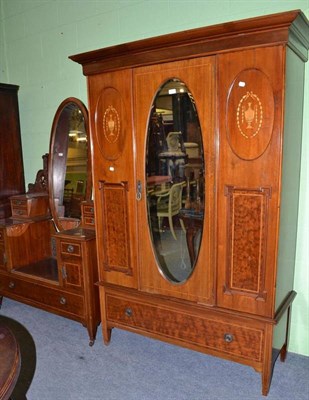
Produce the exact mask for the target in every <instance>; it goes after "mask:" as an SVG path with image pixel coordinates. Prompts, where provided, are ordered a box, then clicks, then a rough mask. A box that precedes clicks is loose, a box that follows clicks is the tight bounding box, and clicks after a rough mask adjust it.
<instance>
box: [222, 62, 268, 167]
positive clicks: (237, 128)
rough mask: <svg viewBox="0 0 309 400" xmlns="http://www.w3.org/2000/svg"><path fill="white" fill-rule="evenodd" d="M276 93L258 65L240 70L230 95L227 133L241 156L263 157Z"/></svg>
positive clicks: (247, 157) (252, 158)
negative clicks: (255, 67) (257, 67)
mask: <svg viewBox="0 0 309 400" xmlns="http://www.w3.org/2000/svg"><path fill="white" fill-rule="evenodd" d="M274 108H275V105H274V94H273V90H272V86H271V83H270V81H269V79H268V77H267V76H266V75H265V74H264V73H263V72H262V71H260V70H258V69H247V70H244V71H242V72H240V73H239V74H238V75H237V77H236V79H235V80H234V82H233V84H232V86H231V89H230V92H229V96H228V99H227V115H226V124H227V135H228V140H229V144H230V146H231V148H232V150H233V152H234V153H235V154H236V155H237V156H238V157H239V158H242V159H245V160H254V159H256V158H258V157H260V156H261V155H262V154H263V153H264V152H265V150H266V149H267V146H268V145H269V142H270V140H271V136H272V131H273V124H274Z"/></svg>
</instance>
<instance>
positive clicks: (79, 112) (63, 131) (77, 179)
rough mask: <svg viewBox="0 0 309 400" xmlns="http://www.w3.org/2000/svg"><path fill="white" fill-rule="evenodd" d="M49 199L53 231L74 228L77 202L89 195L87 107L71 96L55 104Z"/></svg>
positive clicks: (78, 209)
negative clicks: (54, 229) (57, 104)
mask: <svg viewBox="0 0 309 400" xmlns="http://www.w3.org/2000/svg"><path fill="white" fill-rule="evenodd" d="M49 154H50V156H49V168H48V171H49V177H48V182H49V201H50V209H51V213H52V216H53V220H54V224H55V227H56V229H57V231H58V232H59V231H62V230H66V229H71V228H76V227H77V226H79V224H80V221H81V202H82V201H89V200H90V199H91V187H92V182H91V168H90V150H89V137H88V111H87V109H86V107H85V105H84V104H83V103H82V102H81V101H80V100H78V99H76V98H74V97H69V98H67V99H65V100H64V101H63V102H62V103H61V104H60V105H59V107H58V109H57V111H56V114H55V117H54V120H53V125H52V130H51V137H50V149H49Z"/></svg>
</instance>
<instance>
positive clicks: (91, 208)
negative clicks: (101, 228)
mask: <svg viewBox="0 0 309 400" xmlns="http://www.w3.org/2000/svg"><path fill="white" fill-rule="evenodd" d="M83 211H84V214H91V215H94V206H91V205H88V204H87V205H84V206H83Z"/></svg>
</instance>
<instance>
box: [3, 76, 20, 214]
mask: <svg viewBox="0 0 309 400" xmlns="http://www.w3.org/2000/svg"><path fill="white" fill-rule="evenodd" d="M18 89H19V86H16V85H9V84H5V83H0V218H6V217H9V216H10V215H11V206H10V200H9V197H10V196H12V195H15V194H19V193H24V192H25V180H24V164H23V155H22V145H21V137H20V126H19V109H18V97H17V92H18Z"/></svg>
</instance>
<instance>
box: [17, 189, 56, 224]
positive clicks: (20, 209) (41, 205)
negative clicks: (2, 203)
mask: <svg viewBox="0 0 309 400" xmlns="http://www.w3.org/2000/svg"><path fill="white" fill-rule="evenodd" d="M10 202H11V209H12V216H13V217H15V218H32V217H42V216H48V215H49V214H50V212H49V199H48V195H47V194H46V195H45V194H44V195H42V194H35V193H34V194H24V195H16V196H11V197H10Z"/></svg>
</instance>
